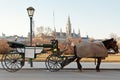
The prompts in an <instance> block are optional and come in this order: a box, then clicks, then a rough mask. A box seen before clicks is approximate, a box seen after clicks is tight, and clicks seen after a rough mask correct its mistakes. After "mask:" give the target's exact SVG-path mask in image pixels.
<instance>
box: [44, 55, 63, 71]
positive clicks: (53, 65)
mask: <svg viewBox="0 0 120 80" xmlns="http://www.w3.org/2000/svg"><path fill="white" fill-rule="evenodd" d="M62 61H63V58H61V56H58V55H57V54H51V55H49V56H48V57H47V58H46V61H45V65H46V67H47V69H48V70H49V71H51V72H55V71H58V70H60V69H61V68H62V66H61V63H62Z"/></svg>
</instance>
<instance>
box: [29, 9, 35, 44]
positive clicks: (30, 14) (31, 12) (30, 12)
mask: <svg viewBox="0 0 120 80" xmlns="http://www.w3.org/2000/svg"><path fill="white" fill-rule="evenodd" d="M34 11H35V9H34V8H33V7H28V8H27V12H28V16H29V17H30V46H32V18H33V15H34Z"/></svg>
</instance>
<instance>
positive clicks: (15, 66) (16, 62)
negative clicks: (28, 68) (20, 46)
mask: <svg viewBox="0 0 120 80" xmlns="http://www.w3.org/2000/svg"><path fill="white" fill-rule="evenodd" d="M1 64H2V66H3V68H4V69H5V70H6V71H8V72H16V71H18V70H20V69H21V68H22V67H23V65H24V59H23V58H22V55H20V54H19V53H16V54H15V53H7V54H4V55H3V56H2V60H1Z"/></svg>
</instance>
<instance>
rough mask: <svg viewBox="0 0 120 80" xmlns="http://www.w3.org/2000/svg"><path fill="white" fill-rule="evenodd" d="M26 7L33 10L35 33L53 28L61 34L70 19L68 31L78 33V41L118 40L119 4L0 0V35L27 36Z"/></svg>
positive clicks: (84, 0)
mask: <svg viewBox="0 0 120 80" xmlns="http://www.w3.org/2000/svg"><path fill="white" fill-rule="evenodd" d="M30 6H32V7H34V9H35V13H34V16H33V19H34V26H35V28H34V30H35V31H37V30H36V29H37V27H40V26H44V27H50V28H51V29H52V30H54V25H55V27H56V30H57V31H58V32H59V31H60V29H62V31H63V32H65V31H66V24H67V20H68V16H70V20H71V26H72V31H73V29H74V30H75V32H76V33H78V29H80V32H81V36H82V37H85V36H86V35H88V36H89V37H91V38H95V39H101V38H109V36H110V34H111V33H114V34H116V35H117V36H119V37H120V0H0V10H1V11H0V35H2V33H4V34H6V35H7V36H10V35H18V36H27V34H28V32H29V31H30V19H29V17H28V13H27V10H26V9H27V8H28V7H30ZM53 13H54V16H53Z"/></svg>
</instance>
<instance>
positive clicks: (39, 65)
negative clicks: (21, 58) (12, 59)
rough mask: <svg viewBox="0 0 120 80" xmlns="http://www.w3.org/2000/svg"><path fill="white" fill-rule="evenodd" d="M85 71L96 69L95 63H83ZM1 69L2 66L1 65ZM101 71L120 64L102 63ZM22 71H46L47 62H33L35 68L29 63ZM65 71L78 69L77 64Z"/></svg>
mask: <svg viewBox="0 0 120 80" xmlns="http://www.w3.org/2000/svg"><path fill="white" fill-rule="evenodd" d="M81 65H82V68H83V69H95V67H96V65H95V63H94V62H81ZM0 68H1V69H2V66H1V64H0ZM100 68H101V69H120V62H102V63H101V65H100ZM22 69H46V66H45V62H33V67H30V64H29V63H28V62H26V63H25V66H23V68H22ZM64 69H77V64H76V62H72V63H70V64H69V65H67V66H65V67H64Z"/></svg>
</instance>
